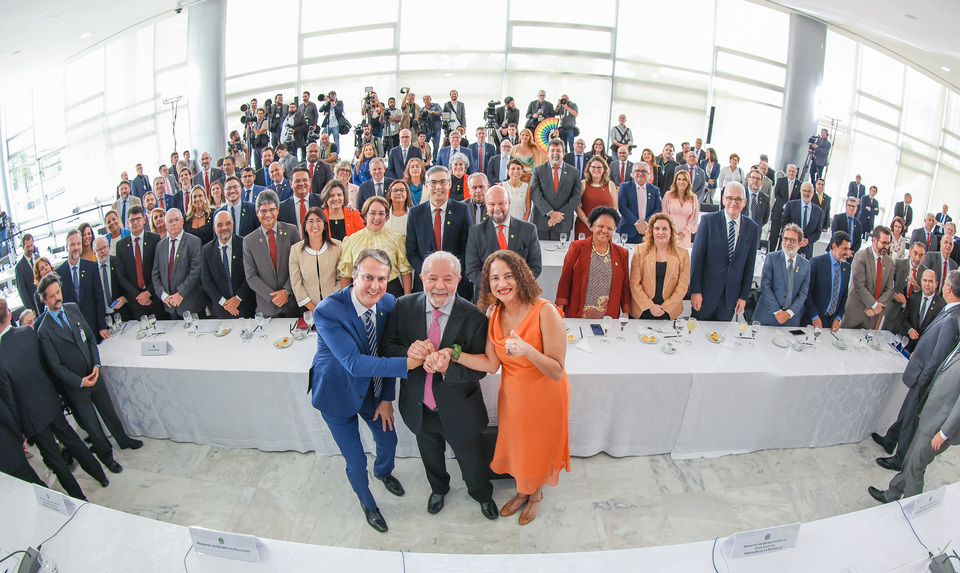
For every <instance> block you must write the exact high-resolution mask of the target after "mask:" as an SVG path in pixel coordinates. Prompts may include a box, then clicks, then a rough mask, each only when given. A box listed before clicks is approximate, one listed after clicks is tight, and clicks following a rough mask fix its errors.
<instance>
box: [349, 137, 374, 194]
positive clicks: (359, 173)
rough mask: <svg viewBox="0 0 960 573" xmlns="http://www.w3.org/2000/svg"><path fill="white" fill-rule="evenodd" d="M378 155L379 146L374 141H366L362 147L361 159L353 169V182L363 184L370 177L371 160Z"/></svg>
mask: <svg viewBox="0 0 960 573" xmlns="http://www.w3.org/2000/svg"><path fill="white" fill-rule="evenodd" d="M376 156H377V148H376V147H374V146H373V144H372V143H364V144H363V147H362V148H361V149H360V161H358V162H357V166H356V167H355V168H354V170H353V183H354V184H355V185H363V183H364V182H365V181H367V180H368V179H370V160H371V159H373V158H374V157H376Z"/></svg>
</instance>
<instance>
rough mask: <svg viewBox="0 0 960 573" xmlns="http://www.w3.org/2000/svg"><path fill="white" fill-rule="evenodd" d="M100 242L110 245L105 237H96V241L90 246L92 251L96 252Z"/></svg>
mask: <svg viewBox="0 0 960 573" xmlns="http://www.w3.org/2000/svg"><path fill="white" fill-rule="evenodd" d="M100 241H103V242H104V243H107V244H110V241H108V240H107V237H106V236H104V235H100V236H99V237H97V238H96V239H94V240H93V245H91V246H92V247H93V250H97V249H98V248H99V247H97V243H99V242H100Z"/></svg>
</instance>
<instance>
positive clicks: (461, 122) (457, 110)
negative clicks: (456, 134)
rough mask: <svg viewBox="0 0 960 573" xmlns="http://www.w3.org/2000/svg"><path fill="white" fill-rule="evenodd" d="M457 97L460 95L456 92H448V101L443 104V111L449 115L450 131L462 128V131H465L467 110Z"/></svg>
mask: <svg viewBox="0 0 960 573" xmlns="http://www.w3.org/2000/svg"><path fill="white" fill-rule="evenodd" d="M459 96H460V94H459V93H457V90H450V101H448V102H447V103H445V104H443V111H445V112H449V113H450V129H456V128H458V127H460V126H463V129H464V131H466V129H467V108H466V107H464V105H463V102H462V101H460V100H459V99H457V98H459Z"/></svg>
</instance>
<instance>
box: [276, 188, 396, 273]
mask: <svg viewBox="0 0 960 573" xmlns="http://www.w3.org/2000/svg"><path fill="white" fill-rule="evenodd" d="M261 194H262V192H261ZM366 259H373V260H375V261H377V262H378V263H383V264H385V265H387V274H388V275H389V274H390V272H391V271H393V262H392V261H391V260H390V255H388V254H387V252H386V251H384V250H383V249H364V250H362V251H360V254H359V255H357V260H356V262H354V263H353V272H352V273H350V274H351V275H353V278H357V272H358V271H359V269H360V263H362V262H363V261H365V260H366Z"/></svg>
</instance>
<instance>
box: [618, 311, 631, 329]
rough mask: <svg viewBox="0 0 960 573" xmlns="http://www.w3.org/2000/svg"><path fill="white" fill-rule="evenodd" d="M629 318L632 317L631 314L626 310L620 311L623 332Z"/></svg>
mask: <svg viewBox="0 0 960 573" xmlns="http://www.w3.org/2000/svg"><path fill="white" fill-rule="evenodd" d="M629 319H630V315H629V314H627V313H625V312H621V313H620V332H623V329H624V327H626V326H627V321H628V320H629Z"/></svg>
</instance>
